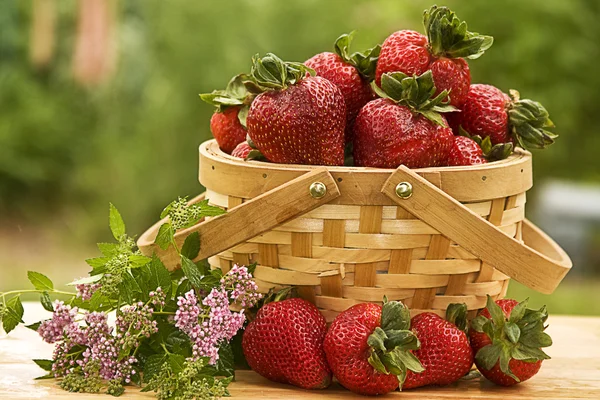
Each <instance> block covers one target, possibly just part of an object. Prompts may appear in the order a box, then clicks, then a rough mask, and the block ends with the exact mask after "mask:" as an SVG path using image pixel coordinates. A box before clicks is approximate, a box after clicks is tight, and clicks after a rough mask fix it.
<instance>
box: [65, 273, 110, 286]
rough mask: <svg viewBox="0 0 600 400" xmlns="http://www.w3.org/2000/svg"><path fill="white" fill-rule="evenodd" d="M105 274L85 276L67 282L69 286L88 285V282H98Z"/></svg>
mask: <svg viewBox="0 0 600 400" xmlns="http://www.w3.org/2000/svg"><path fill="white" fill-rule="evenodd" d="M103 276H104V274H98V275H93V276H87V277H85V278H81V279H77V280H76V281H73V282H70V283H67V286H76V285H86V284H90V283H96V282H98V281H99V280H100V279H102V277H103Z"/></svg>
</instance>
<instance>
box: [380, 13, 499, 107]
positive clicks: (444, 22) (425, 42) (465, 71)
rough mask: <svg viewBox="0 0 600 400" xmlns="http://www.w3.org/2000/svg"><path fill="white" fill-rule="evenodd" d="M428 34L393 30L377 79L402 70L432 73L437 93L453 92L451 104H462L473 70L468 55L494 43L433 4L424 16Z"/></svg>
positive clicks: (491, 39)
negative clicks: (428, 71)
mask: <svg viewBox="0 0 600 400" xmlns="http://www.w3.org/2000/svg"><path fill="white" fill-rule="evenodd" d="M423 25H424V27H425V33H426V35H427V36H425V35H422V34H420V33H418V32H415V31H410V30H402V31H398V32H395V33H392V34H391V35H390V36H389V37H388V38H387V39H386V40H385V41H384V42H383V45H382V46H381V53H380V55H379V61H378V62H377V70H376V73H375V79H376V82H377V84H378V85H379V84H380V82H381V77H382V76H383V74H385V73H388V72H396V71H399V72H403V73H405V74H407V75H415V74H416V75H421V74H423V73H424V72H425V71H427V70H431V72H432V73H433V80H434V82H435V86H436V87H437V92H436V95H437V94H439V93H441V92H442V91H444V90H447V91H448V92H449V93H450V104H452V105H453V106H455V107H460V106H461V105H462V104H463V103H464V102H465V100H466V98H467V92H468V91H469V85H470V84H471V73H470V71H469V65H468V64H467V61H466V60H465V58H469V59H475V58H478V57H480V56H481V55H482V54H483V53H484V52H485V50H487V49H488V48H490V46H491V45H492V43H493V38H492V37H491V36H484V35H480V34H478V33H475V32H469V31H467V24H466V22H464V21H461V20H459V19H458V17H457V16H456V15H455V14H454V12H452V11H450V10H449V9H448V8H447V7H438V6H433V7H431V8H430V9H429V10H426V11H425V13H424V15H423Z"/></svg>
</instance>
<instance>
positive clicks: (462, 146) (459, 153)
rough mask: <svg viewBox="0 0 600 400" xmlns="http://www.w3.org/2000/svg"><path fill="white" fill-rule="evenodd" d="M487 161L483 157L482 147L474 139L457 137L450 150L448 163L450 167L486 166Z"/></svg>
mask: <svg viewBox="0 0 600 400" xmlns="http://www.w3.org/2000/svg"><path fill="white" fill-rule="evenodd" d="M485 163H487V160H486V159H485V157H484V156H483V151H482V150H481V147H479V145H478V144H477V142H475V141H474V140H473V139H470V138H468V137H465V136H455V137H454V144H453V145H452V148H451V149H450V154H449V155H448V161H447V162H446V164H448V165H450V166H457V165H476V164H485Z"/></svg>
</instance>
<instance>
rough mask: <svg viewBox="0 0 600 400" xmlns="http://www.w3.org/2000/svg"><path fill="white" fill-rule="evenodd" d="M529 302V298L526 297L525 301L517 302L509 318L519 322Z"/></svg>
mask: <svg viewBox="0 0 600 400" xmlns="http://www.w3.org/2000/svg"><path fill="white" fill-rule="evenodd" d="M528 302H529V299H525V300H524V301H522V302H520V303H519V304H517V305H516V306H515V307H514V308H513V309H512V311H511V312H510V317H509V318H508V320H509V321H510V322H514V323H516V322H519V321H520V320H521V319H522V318H523V317H524V316H525V311H526V310H527V303H528Z"/></svg>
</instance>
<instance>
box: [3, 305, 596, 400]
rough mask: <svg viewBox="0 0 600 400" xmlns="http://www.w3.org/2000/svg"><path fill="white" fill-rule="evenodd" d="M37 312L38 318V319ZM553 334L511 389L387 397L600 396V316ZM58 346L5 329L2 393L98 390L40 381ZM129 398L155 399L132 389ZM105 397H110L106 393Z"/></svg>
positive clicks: (247, 384) (257, 385)
mask: <svg viewBox="0 0 600 400" xmlns="http://www.w3.org/2000/svg"><path fill="white" fill-rule="evenodd" d="M44 313H45V311H43V310H42V309H41V307H39V306H38V305H37V304H33V303H26V304H25V322H27V323H30V322H35V321H36V320H37V319H41V318H45V316H47V315H48V314H47V313H46V314H44ZM36 317H38V318H37V319H36ZM548 322H549V324H550V327H549V328H548V333H549V334H550V335H551V336H552V338H553V339H554V345H553V346H552V347H550V348H548V350H547V352H548V354H550V356H551V357H552V359H551V360H547V361H544V364H543V366H542V369H541V371H540V372H539V374H538V375H536V376H535V377H534V378H532V379H531V380H530V381H527V382H525V383H523V384H520V385H516V386H513V387H510V388H502V387H498V386H494V385H493V384H491V383H489V382H487V381H485V379H483V378H480V379H473V380H469V381H467V380H463V381H460V382H458V383H456V384H454V385H452V386H447V387H443V388H436V387H432V388H420V389H415V390H410V391H405V392H401V393H400V392H395V393H391V394H388V395H386V396H382V397H383V398H398V399H400V398H402V399H446V400H448V399H504V400H508V399H515V398H518V399H596V400H598V399H600V317H572V316H551V317H550V318H549V320H548ZM51 356H52V345H50V344H47V343H44V342H42V340H41V339H40V338H39V336H38V335H37V333H35V332H33V331H31V330H29V329H26V328H24V327H22V326H21V327H19V328H17V329H16V330H14V331H13V332H11V334H10V335H8V336H7V335H6V334H4V333H2V334H0V398H5V399H23V398H31V399H35V398H50V399H67V398H68V399H77V398H90V397H97V396H98V395H82V394H71V393H68V392H65V391H63V390H62V389H60V388H59V387H58V386H57V385H56V383H55V382H54V381H52V380H42V381H35V380H34V378H35V377H37V376H40V375H43V374H44V371H42V370H41V369H40V368H39V367H37V366H36V365H35V364H34V363H33V362H32V361H31V359H32V358H47V359H48V358H51ZM230 392H231V394H232V397H233V398H240V399H248V398H257V399H284V398H285V399H286V400H287V399H289V400H292V399H324V400H325V399H351V398H361V399H364V398H365V397H362V396H358V395H354V394H353V393H351V392H349V391H347V390H345V389H343V388H342V387H341V386H339V385H338V384H334V385H332V386H331V387H330V388H329V389H327V390H323V391H305V390H301V389H298V388H295V387H293V386H288V385H282V384H276V383H272V382H269V381H267V380H265V379H263V378H262V377H260V376H258V375H257V374H255V373H254V372H251V371H238V373H237V381H236V382H233V383H232V384H231V385H230ZM123 397H124V398H153V394H152V393H139V392H138V391H137V390H136V389H133V388H131V389H130V388H128V389H127V391H126V394H125V395H124V396H123ZM101 398H108V397H105V396H102V397H101Z"/></svg>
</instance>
